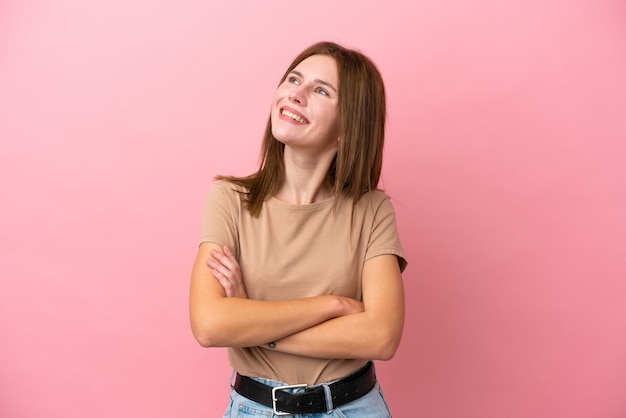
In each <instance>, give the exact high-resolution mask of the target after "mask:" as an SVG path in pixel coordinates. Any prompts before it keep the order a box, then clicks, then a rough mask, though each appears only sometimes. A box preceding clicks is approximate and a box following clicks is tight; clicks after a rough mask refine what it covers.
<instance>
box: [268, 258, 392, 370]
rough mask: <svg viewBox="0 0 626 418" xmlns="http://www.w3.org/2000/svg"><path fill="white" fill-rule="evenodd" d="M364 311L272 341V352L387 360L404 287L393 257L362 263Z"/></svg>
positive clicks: (390, 354) (372, 259)
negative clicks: (273, 350)
mask: <svg viewBox="0 0 626 418" xmlns="http://www.w3.org/2000/svg"><path fill="white" fill-rule="evenodd" d="M362 288H363V306H364V311H363V312H361V313H357V314H352V315H347V316H342V317H338V318H334V319H331V320H328V321H326V322H323V323H321V324H319V325H316V326H313V327H311V328H308V329H306V330H304V331H300V332H298V333H296V334H292V335H290V336H288V337H285V338H283V339H282V340H279V341H276V347H275V348H274V349H275V350H278V351H282V352H285V353H291V354H297V355H300V356H306V357H317V358H333V359H335V358H361V359H369V360H390V359H391V358H392V357H393V356H394V354H395V353H396V350H397V349H398V346H399V345H400V339H401V337H402V330H403V327H404V286H403V284H402V276H401V274H400V267H399V265H398V258H397V257H396V256H395V255H391V254H387V255H380V256H377V257H373V258H371V259H369V260H368V261H366V262H365V265H364V267H363V277H362Z"/></svg>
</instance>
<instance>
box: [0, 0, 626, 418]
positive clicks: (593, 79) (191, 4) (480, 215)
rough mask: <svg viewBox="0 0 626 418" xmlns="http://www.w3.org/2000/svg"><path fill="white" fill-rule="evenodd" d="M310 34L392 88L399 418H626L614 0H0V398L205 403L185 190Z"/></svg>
mask: <svg viewBox="0 0 626 418" xmlns="http://www.w3.org/2000/svg"><path fill="white" fill-rule="evenodd" d="M322 39H324V40H333V41H338V42H340V43H344V44H345V45H347V46H352V47H357V48H360V49H361V50H362V51H364V52H365V53H367V54H368V55H370V56H371V57H372V58H373V59H374V60H375V61H376V62H377V63H378V65H379V67H380V69H381V71H382V73H383V75H384V77H385V79H386V83H387V89H388V96H389V125H388V136H387V140H388V142H387V148H386V166H385V167H384V173H383V178H384V187H385V189H386V190H387V192H388V193H389V194H391V195H392V197H393V198H394V202H395V207H396V210H397V215H398V220H399V226H400V229H401V236H402V238H403V242H404V244H405V247H406V252H407V254H408V258H409V260H410V264H409V268H408V270H407V271H406V274H405V275H404V278H405V282H406V289H407V301H408V310H407V321H406V329H405V335H404V339H403V343H402V346H401V348H400V350H399V352H398V354H397V356H396V357H395V359H394V360H393V361H391V362H386V363H385V362H380V363H378V370H379V377H380V380H381V382H382V384H383V386H384V388H385V389H386V393H387V396H388V398H389V402H390V404H391V407H392V410H393V412H394V415H395V416H397V417H408V418H412V417H429V418H437V417H441V418H456V417H466V418H474V417H476V418H479V417H480V418H486V417H487V418H490V417H494V418H496V417H498V418H499V417H507V418H518V417H519V418H527V417H533V418H544V417H545V418H548V417H568V418H578V417H580V418H589V417H592V418H605V417H606V418H622V417H624V416H625V415H626V395H625V394H626V303H625V302H624V299H625V296H626V281H625V278H626V257H625V254H626V220H625V216H624V213H626V187H625V185H626V163H624V155H625V154H624V153H625V151H626V149H625V145H624V142H625V140H626V116H625V114H626V76H625V74H626V47H625V45H626V3H624V2H623V1H622V0H587V1H582V0H580V1H577V0H568V1H559V0H556V1H548V0H542V1H538V0H530V1H528V0H511V1H501V0H476V1H473V2H466V1H463V0H448V1H446V0H444V1H439V2H437V1H435V2H432V1H428V2H426V1H419V2H412V1H403V2H398V1H387V2H382V1H377V2H367V1H343V2H342V1H316V2H305V3H301V2H295V3H294V2H283V1H238V2H211V1H187V2H185V1H182V2H181V1H179V2H174V1H171V2H165V1H154V0H150V1H148V0H136V1H131V2H128V1H106V2H104V1H103V2H85V1H78V0H55V1H48V2H44V1H35V0H33V1H23V0H22V1H17V0H13V1H6V0H5V1H3V2H1V3H0V138H1V143H0V144H1V148H0V191H1V205H0V211H1V212H0V214H1V216H0V234H1V237H0V276H1V281H0V320H1V322H0V416H2V417H10V418H13V417H18V418H30V417H63V418H75V417H76V418H78V417H86V416H88V417H93V418H100V417H114V416H115V417H154V418H159V417H163V418H166V417H167V418H170V417H198V418H200V417H217V416H221V413H222V411H223V410H224V408H225V406H226V403H227V393H228V379H229V377H230V370H229V368H228V366H227V362H226V355H225V351H224V350H223V349H208V350H207V349H202V348H201V347H200V346H199V345H197V343H196V342H195V341H194V339H193V337H192V335H191V332H190V330H189V325H188V315H187V292H188V281H189V273H190V269H191V264H192V260H193V258H194V255H195V251H196V246H197V239H198V236H199V227H200V217H201V210H202V206H203V203H204V198H205V196H206V193H207V190H208V189H209V187H210V184H211V178H212V177H213V176H214V175H215V174H218V173H234V174H245V173H248V172H250V171H251V170H253V169H254V168H255V167H256V162H257V155H258V149H259V145H260V138H261V134H262V131H263V128H264V124H265V121H266V117H267V114H268V110H269V104H270V100H271V95H272V92H273V90H274V88H275V85H276V83H277V82H278V79H279V77H280V76H281V75H282V72H283V70H284V69H285V67H286V66H287V65H288V64H289V62H290V61H291V59H292V58H293V56H295V54H296V53H298V52H299V51H300V50H301V49H303V48H304V47H306V46H308V45H309V44H311V43H313V42H315V41H318V40H322Z"/></svg>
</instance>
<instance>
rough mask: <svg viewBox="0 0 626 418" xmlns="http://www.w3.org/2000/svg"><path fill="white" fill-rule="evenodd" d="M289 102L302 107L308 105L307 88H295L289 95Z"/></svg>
mask: <svg viewBox="0 0 626 418" xmlns="http://www.w3.org/2000/svg"><path fill="white" fill-rule="evenodd" d="M289 100H290V101H292V102H294V103H297V104H300V105H306V91H305V87H304V86H298V87H296V88H294V89H293V90H292V91H291V93H290V94H289Z"/></svg>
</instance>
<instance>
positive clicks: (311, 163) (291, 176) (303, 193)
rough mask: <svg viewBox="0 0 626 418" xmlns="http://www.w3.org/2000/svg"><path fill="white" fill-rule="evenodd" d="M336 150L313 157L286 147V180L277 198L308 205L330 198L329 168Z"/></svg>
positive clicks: (331, 191)
mask: <svg viewBox="0 0 626 418" xmlns="http://www.w3.org/2000/svg"><path fill="white" fill-rule="evenodd" d="M335 153H336V152H335V151H333V152H332V153H331V152H328V153H326V154H325V155H322V156H316V157H311V156H308V155H302V154H299V153H297V152H294V151H293V150H292V149H291V148H289V147H285V181H284V182H283V184H282V186H281V187H280V188H279V189H278V192H277V193H276V198H278V199H279V200H282V201H284V202H287V203H291V204H295V205H307V204H311V203H315V202H320V201H322V200H326V199H328V198H329V197H330V196H332V194H333V190H332V187H331V185H330V184H329V183H328V170H329V168H330V165H331V164H332V161H333V159H334V157H335Z"/></svg>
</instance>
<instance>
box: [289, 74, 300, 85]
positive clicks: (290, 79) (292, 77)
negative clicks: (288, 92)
mask: <svg viewBox="0 0 626 418" xmlns="http://www.w3.org/2000/svg"><path fill="white" fill-rule="evenodd" d="M287 81H288V82H289V83H291V84H295V85H299V84H300V80H298V78H297V77H295V76H292V75H291V76H289V77H287Z"/></svg>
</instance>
